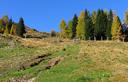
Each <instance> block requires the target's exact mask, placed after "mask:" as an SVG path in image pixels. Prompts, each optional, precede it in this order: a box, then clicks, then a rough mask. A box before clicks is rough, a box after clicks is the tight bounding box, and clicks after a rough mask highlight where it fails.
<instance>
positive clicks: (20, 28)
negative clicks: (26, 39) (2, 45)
mask: <svg viewBox="0 0 128 82" xmlns="http://www.w3.org/2000/svg"><path fill="white" fill-rule="evenodd" d="M24 33H25V25H24V20H23V18H20V20H19V23H18V27H17V28H16V34H17V35H18V36H20V37H23V34H24Z"/></svg>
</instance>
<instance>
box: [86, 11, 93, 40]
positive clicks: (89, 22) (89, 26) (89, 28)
mask: <svg viewBox="0 0 128 82" xmlns="http://www.w3.org/2000/svg"><path fill="white" fill-rule="evenodd" d="M93 33H94V32H93V22H92V19H91V16H90V13H89V11H87V10H85V39H86V40H88V39H93Z"/></svg>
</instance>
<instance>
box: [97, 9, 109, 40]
mask: <svg viewBox="0 0 128 82" xmlns="http://www.w3.org/2000/svg"><path fill="white" fill-rule="evenodd" d="M106 28H107V16H106V14H105V13H104V11H103V10H98V12H97V17H96V24H95V28H94V35H95V36H96V39H97V40H101V38H103V39H105V38H106Z"/></svg>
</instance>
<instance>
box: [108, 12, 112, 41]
mask: <svg viewBox="0 0 128 82" xmlns="http://www.w3.org/2000/svg"><path fill="white" fill-rule="evenodd" d="M112 22H113V12H112V10H110V11H109V14H108V23H107V29H106V36H107V37H109V38H110V39H111V37H112V35H111V28H112Z"/></svg>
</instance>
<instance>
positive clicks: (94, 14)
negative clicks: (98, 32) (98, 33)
mask: <svg viewBox="0 0 128 82" xmlns="http://www.w3.org/2000/svg"><path fill="white" fill-rule="evenodd" d="M96 15H97V13H96V11H93V12H92V16H91V18H92V22H93V25H94V26H93V27H95V24H96Z"/></svg>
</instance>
